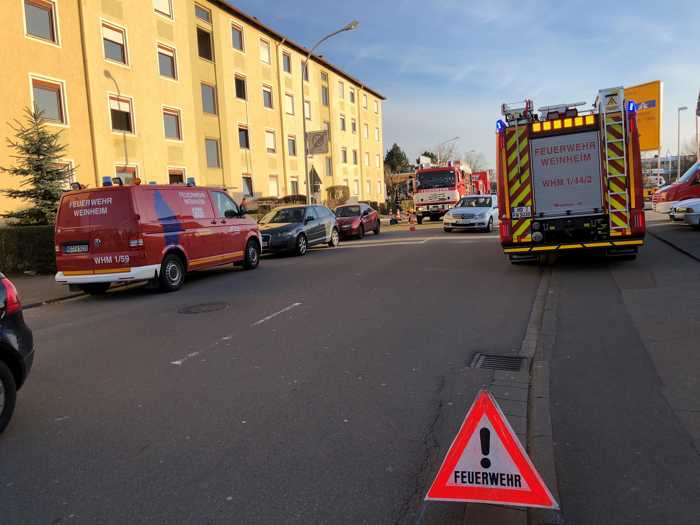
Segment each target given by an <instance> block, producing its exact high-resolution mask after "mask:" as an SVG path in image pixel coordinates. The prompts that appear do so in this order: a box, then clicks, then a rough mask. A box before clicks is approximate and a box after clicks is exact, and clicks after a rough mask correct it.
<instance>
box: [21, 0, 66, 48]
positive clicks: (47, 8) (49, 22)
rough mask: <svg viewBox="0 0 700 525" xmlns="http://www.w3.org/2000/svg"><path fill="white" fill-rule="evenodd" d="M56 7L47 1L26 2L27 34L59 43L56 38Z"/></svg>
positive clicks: (33, 0) (31, 0)
mask: <svg viewBox="0 0 700 525" xmlns="http://www.w3.org/2000/svg"><path fill="white" fill-rule="evenodd" d="M55 10H56V6H55V5H54V3H53V2H48V1H45V0H24V18H25V21H26V23H27V27H26V30H27V34H28V35H32V36H35V37H37V38H41V39H42V40H48V41H49V42H53V43H54V44H56V43H58V39H57V38H56V16H55Z"/></svg>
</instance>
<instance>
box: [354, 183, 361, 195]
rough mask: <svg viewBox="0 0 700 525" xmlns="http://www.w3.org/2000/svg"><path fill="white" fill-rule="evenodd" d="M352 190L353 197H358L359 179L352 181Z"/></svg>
mask: <svg viewBox="0 0 700 525" xmlns="http://www.w3.org/2000/svg"><path fill="white" fill-rule="evenodd" d="M352 189H353V193H352V194H353V195H359V194H360V179H354V180H353V181H352Z"/></svg>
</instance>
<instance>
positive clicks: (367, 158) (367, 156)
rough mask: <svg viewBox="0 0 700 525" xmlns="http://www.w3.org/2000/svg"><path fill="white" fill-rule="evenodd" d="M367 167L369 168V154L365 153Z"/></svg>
mask: <svg viewBox="0 0 700 525" xmlns="http://www.w3.org/2000/svg"><path fill="white" fill-rule="evenodd" d="M365 166H369V153H367V152H365Z"/></svg>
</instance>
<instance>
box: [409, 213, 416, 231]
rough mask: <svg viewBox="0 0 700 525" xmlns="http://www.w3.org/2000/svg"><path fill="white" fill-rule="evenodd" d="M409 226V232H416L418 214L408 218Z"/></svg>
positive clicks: (412, 214)
mask: <svg viewBox="0 0 700 525" xmlns="http://www.w3.org/2000/svg"><path fill="white" fill-rule="evenodd" d="M408 225H409V226H408V231H410V232H414V231H416V214H415V213H411V214H410V215H409V216H408Z"/></svg>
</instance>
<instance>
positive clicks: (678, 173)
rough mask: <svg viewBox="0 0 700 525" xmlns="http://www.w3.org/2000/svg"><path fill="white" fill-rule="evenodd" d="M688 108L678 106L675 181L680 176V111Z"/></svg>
mask: <svg viewBox="0 0 700 525" xmlns="http://www.w3.org/2000/svg"><path fill="white" fill-rule="evenodd" d="M687 109H688V106H681V107H679V108H678V157H676V162H677V164H676V182H678V179H680V178H681V111H685V110H687Z"/></svg>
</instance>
